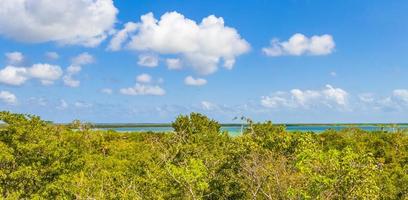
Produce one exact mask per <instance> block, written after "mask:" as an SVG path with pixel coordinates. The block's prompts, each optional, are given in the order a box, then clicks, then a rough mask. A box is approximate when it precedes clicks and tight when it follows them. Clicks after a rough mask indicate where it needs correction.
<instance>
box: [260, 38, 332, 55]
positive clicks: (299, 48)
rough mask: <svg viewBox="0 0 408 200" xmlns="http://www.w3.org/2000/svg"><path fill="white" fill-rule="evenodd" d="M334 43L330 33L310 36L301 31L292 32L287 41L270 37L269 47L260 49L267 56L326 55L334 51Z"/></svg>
mask: <svg viewBox="0 0 408 200" xmlns="http://www.w3.org/2000/svg"><path fill="white" fill-rule="evenodd" d="M335 46H336V45H335V43H334V40H333V37H332V36H331V35H328V34H325V35H320V36H319V35H315V36H312V37H310V38H308V37H306V36H305V35H303V34H301V33H296V34H294V35H293V36H292V37H291V38H289V40H288V41H283V42H281V41H279V40H278V39H272V40H271V44H270V46H269V47H265V48H263V49H262V51H263V52H264V53H265V54H266V55H267V56H284V55H292V56H300V55H315V56H318V55H327V54H331V53H332V52H333V51H334V48H335Z"/></svg>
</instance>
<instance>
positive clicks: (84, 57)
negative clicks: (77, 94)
mask: <svg viewBox="0 0 408 200" xmlns="http://www.w3.org/2000/svg"><path fill="white" fill-rule="evenodd" d="M93 62H95V58H94V57H93V56H92V55H91V54H89V53H87V52H85V53H81V54H79V55H78V56H76V57H74V58H72V59H71V63H72V64H71V65H70V66H69V67H68V68H67V69H66V74H65V75H64V77H63V81H64V84H65V85H66V86H68V87H79V85H80V84H81V81H79V80H77V79H75V78H74V76H75V75H76V74H78V73H79V72H81V70H82V66H83V65H87V64H91V63H93Z"/></svg>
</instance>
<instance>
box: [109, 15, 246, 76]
mask: <svg viewBox="0 0 408 200" xmlns="http://www.w3.org/2000/svg"><path fill="white" fill-rule="evenodd" d="M134 26H135V28H136V31H134V33H133V34H132V35H131V37H130V38H131V39H130V42H128V43H127V45H126V47H127V48H129V49H133V50H136V51H139V52H153V53H157V54H162V55H175V56H179V58H180V59H183V63H186V64H187V65H189V66H191V67H192V68H193V69H194V70H195V71H197V72H198V73H200V74H203V75H205V74H211V73H214V72H215V71H217V69H218V66H219V65H220V63H222V64H223V66H224V67H226V68H228V69H231V68H232V67H233V65H234V63H235V59H236V57H238V56H240V55H241V54H244V53H246V52H248V51H249V49H250V45H249V44H248V42H247V41H245V40H244V39H242V38H241V36H240V35H239V34H238V32H237V30H235V29H234V28H231V27H227V26H225V24H224V19H223V18H221V17H215V16H214V15H210V16H208V17H205V18H204V19H203V20H202V21H201V22H200V23H197V22H195V21H193V20H191V19H188V18H186V17H184V16H183V15H182V14H180V13H177V12H168V13H165V14H164V15H163V16H161V18H160V19H156V18H155V17H154V16H153V14H152V13H148V14H145V15H142V16H141V22H139V23H136V24H134ZM122 31H124V32H126V27H125V29H124V30H122ZM122 31H119V32H118V34H121V33H123V32H122ZM126 33H128V32H126ZM118 34H117V35H116V36H115V37H119V38H122V36H118ZM115 37H114V38H115ZM120 41H122V40H120ZM114 43H115V42H114Z"/></svg>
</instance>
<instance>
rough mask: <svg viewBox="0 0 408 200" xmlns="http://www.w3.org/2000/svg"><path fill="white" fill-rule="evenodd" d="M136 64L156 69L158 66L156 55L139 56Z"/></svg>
mask: <svg viewBox="0 0 408 200" xmlns="http://www.w3.org/2000/svg"><path fill="white" fill-rule="evenodd" d="M137 64H138V65H140V66H144V67H157V65H159V58H158V57H157V56H156V55H150V54H142V55H139V61H137Z"/></svg>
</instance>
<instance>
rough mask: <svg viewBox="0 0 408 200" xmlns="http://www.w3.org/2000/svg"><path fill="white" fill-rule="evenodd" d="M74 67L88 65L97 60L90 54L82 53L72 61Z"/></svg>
mask: <svg viewBox="0 0 408 200" xmlns="http://www.w3.org/2000/svg"><path fill="white" fill-rule="evenodd" d="M71 62H72V64H73V65H86V64H91V63H93V62H95V58H94V57H93V56H92V55H91V54H89V53H88V52H84V53H81V54H79V55H77V56H75V57H74V58H72V60H71Z"/></svg>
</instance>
